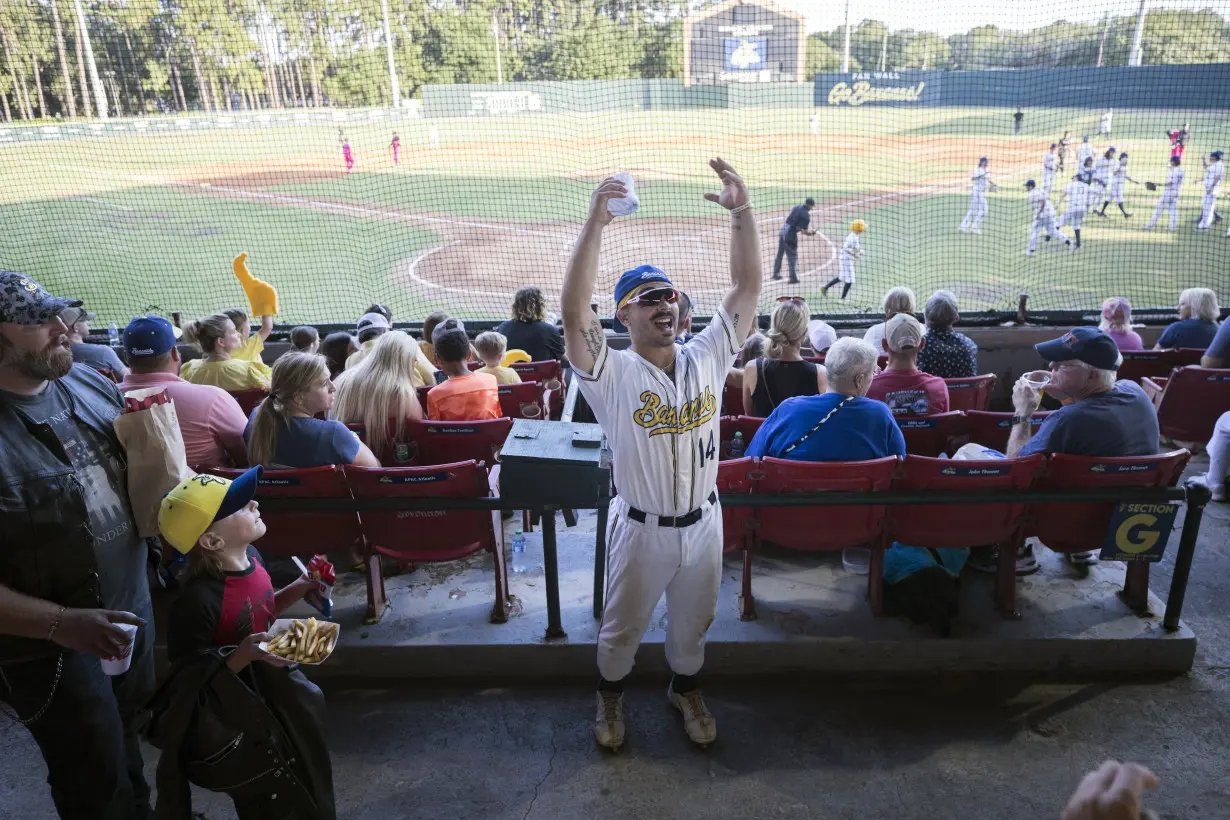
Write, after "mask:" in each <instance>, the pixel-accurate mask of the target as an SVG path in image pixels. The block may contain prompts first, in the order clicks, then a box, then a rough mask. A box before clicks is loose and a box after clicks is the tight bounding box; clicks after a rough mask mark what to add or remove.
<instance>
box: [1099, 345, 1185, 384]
mask: <svg viewBox="0 0 1230 820" xmlns="http://www.w3.org/2000/svg"><path fill="white" fill-rule="evenodd" d="M1122 353H1123V364H1122V365H1120V366H1119V378H1121V379H1128V380H1130V381H1134V382H1138V383H1139V382H1140V381H1141V380H1142V379H1144V378H1146V377H1151V376H1165V375H1166V374H1167V373H1169V372H1170V371H1171V370H1173V369H1175V368H1176V367H1189V366H1191V365H1194V364H1200V357H1201V356H1203V355H1204V350H1202V349H1201V348H1198V347H1180V348H1177V349H1175V350H1124V351H1122Z"/></svg>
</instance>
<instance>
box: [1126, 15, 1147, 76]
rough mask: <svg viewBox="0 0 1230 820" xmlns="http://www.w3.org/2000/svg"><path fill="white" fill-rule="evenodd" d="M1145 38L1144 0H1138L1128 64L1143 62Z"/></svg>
mask: <svg viewBox="0 0 1230 820" xmlns="http://www.w3.org/2000/svg"><path fill="white" fill-rule="evenodd" d="M1144 39H1145V0H1140V11H1138V12H1137V13H1136V31H1135V33H1134V34H1132V50H1131V52H1130V53H1129V54H1128V65H1135V66H1138V65H1140V64H1141V63H1143V62H1144V56H1145V54H1144V45H1143V42H1142V41H1143V40H1144Z"/></svg>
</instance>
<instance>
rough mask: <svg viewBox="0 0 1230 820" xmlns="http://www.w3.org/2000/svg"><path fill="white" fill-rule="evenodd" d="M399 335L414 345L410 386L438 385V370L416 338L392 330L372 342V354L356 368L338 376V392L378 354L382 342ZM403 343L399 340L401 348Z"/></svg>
mask: <svg viewBox="0 0 1230 820" xmlns="http://www.w3.org/2000/svg"><path fill="white" fill-rule="evenodd" d="M398 334H400V335H402V336H405V337H407V338H409V339H410V341H411V342H413V343H414V345H413V350H411V351H410V353H412V354H413V359H414V361H413V364H412V366H411V368H410V370H409V373H410V385H411V386H412V387H431V386H432V385H434V384H435V383H436V369H435V368H434V367H432V366H431V365H430V364H429V363H428V362H427V357H426V356H424V355H423V351H422V350H421V349H420V348H419V345H418V342H415V341H414V337H413V336H410V334H408V333H406V332H404V331H401V330H391V331H389V332H388V333H385V334H383V335H381V336H377V337H376V338H375V339H374V340H372V347H371V348H370V351H371V352H370V353H367V352H365V353H364V356H363V358H361V359H359V363H358V364H356V365H355V366H354V367H348V368H346V370H345V371H344V372H342V373H340V374H338V377H337V378H336V379H334V380H333V383H334V385H335V386H336V387H337V389H338V391H339V392H340V391H341V389H342V385H344V384H345V383H346V382H348V381H349V380H350V375H351V374H352V373H357V372H358V370H359V368H361V367H362V366H363V364H364V362H366V361H367V359H368V357H370V355H371V354H372V353H375V352H376V348H378V347H380V343H381V342H382V341H384V340H385V339H386V338H388V337H389V336H394V335H398ZM401 341H402V340H401V339H399V340H398V347H399V348H400V347H403V346H402V345H401V344H400V343H401Z"/></svg>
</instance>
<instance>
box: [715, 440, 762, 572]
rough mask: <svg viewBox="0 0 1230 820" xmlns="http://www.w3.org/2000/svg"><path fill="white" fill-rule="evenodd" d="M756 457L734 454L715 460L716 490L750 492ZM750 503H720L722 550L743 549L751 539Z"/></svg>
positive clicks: (738, 492)
mask: <svg viewBox="0 0 1230 820" xmlns="http://www.w3.org/2000/svg"><path fill="white" fill-rule="evenodd" d="M754 471H755V460H754V459H750V458H736V459H733V460H728V461H723V462H720V463H719V464H718V475H717V491H718V493H719V494H723V493H726V494H730V495H737V494H741V495H749V494H750V493H751V492H752V491H753V490H755V486H756V482H755V480H754V475H753V473H754ZM751 522H752V508H751V507H722V552H723V553H727V552H734V551H735V550H740V549H746V548H747V545H748V542H749V541H750V540H751Z"/></svg>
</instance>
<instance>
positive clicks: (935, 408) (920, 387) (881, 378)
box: [826, 313, 948, 416]
mask: <svg viewBox="0 0 1230 820" xmlns="http://www.w3.org/2000/svg"><path fill="white" fill-rule="evenodd" d="M880 344H881V345H882V346H883V348H884V349H885V350H887V351H888V368H887V369H885V371H884V372H883V373H879V374H877V375H876V377H875V379H873V380H872V382H871V389H870V390H869V391H868V392H867V397H868V398H870V399H875V400H877V401H882V402H884V403H885V404H887V405H888V408H889V409H890V410H892V411H893V415H894V416H934V415H936V414H937V413H947V412H948V385H946V384H944V380H943V379H941V378H940V377H939V376H932V375H930V374H928V373H923V372H922V371H921V370H919V369H918V366H917V365H918V354H919V352H920V351H921V350H922V349H923V348H924V347H925V346H926V340H925V339H924V338H923V326H922V325H921V324H919V321H918V320H917V319H915V318H914V317H913V316H911V315H910V314H909V313H898V314H897V315H896V316H894V317H892V318H891V319H889V320H888V321H887V322H886V323H885V326H884V341H882V342H881V343H880ZM826 361H827V360H826Z"/></svg>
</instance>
